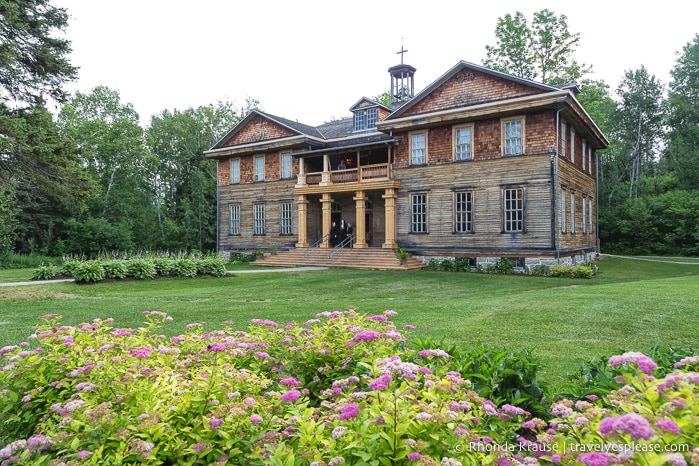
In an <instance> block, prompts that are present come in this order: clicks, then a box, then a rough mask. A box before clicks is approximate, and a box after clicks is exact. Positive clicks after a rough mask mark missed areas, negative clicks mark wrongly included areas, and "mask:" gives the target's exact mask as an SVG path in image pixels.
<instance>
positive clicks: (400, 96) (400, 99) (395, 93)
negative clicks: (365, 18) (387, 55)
mask: <svg viewBox="0 0 699 466" xmlns="http://www.w3.org/2000/svg"><path fill="white" fill-rule="evenodd" d="M406 52H407V50H405V48H404V47H403V45H401V46H400V52H397V55H400V65H396V66H392V67H390V68H389V69H388V72H389V73H390V74H391V107H393V106H394V105H395V106H398V105H402V104H403V103H405V102H407V101H408V100H410V99H412V98H413V96H414V95H415V82H414V76H415V68H414V67H412V66H410V65H406V64H405V63H403V55H404V54H405V53H406Z"/></svg>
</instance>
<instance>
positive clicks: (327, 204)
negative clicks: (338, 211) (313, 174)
mask: <svg viewBox="0 0 699 466" xmlns="http://www.w3.org/2000/svg"><path fill="white" fill-rule="evenodd" d="M320 203H321V205H322V207H323V244H321V245H320V247H321V248H325V249H328V248H330V227H331V224H332V203H333V199H332V198H331V197H330V193H323V197H322V198H321V199H320Z"/></svg>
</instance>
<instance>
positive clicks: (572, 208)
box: [570, 191, 575, 234]
mask: <svg viewBox="0 0 699 466" xmlns="http://www.w3.org/2000/svg"><path fill="white" fill-rule="evenodd" d="M570 232H571V233H573V234H574V233H575V193H574V192H572V191H571V193H570Z"/></svg>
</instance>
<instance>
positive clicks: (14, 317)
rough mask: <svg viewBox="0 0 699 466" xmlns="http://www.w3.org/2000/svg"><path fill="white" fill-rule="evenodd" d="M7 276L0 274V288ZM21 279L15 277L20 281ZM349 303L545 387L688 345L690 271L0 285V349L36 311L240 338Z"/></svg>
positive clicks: (694, 288)
mask: <svg viewBox="0 0 699 466" xmlns="http://www.w3.org/2000/svg"><path fill="white" fill-rule="evenodd" d="M13 277H14V278H13ZM18 277H19V275H16V271H0V281H7V280H13V279H16V278H18ZM29 277H31V271H27V270H25V271H24V275H23V276H22V278H21V280H26V279H27V278H29ZM21 280H16V281H21ZM349 306H355V307H357V308H358V310H359V311H360V312H367V313H379V312H382V311H384V310H386V309H392V310H395V311H397V312H398V316H397V317H396V318H394V320H395V322H396V323H397V324H399V325H401V326H402V325H403V324H412V325H415V326H416V327H417V329H416V330H413V331H411V333H410V334H409V338H410V339H415V338H426V337H428V336H431V337H432V338H434V339H435V340H437V341H439V340H444V341H445V343H459V344H475V343H477V342H479V341H482V342H484V343H485V344H486V345H488V346H492V347H496V348H508V349H513V350H518V349H530V350H531V351H532V352H533V353H534V354H535V355H536V356H538V357H539V358H541V360H542V365H543V367H544V369H545V371H546V373H545V374H543V378H544V379H545V380H546V381H548V382H550V383H553V384H554V385H555V384H556V382H557V381H559V380H560V377H562V376H564V375H565V374H566V372H571V371H575V370H576V369H577V367H578V366H579V364H580V362H582V361H586V360H589V359H590V358H592V357H595V356H599V355H611V354H615V353H617V352H618V351H620V350H621V349H624V350H633V351H649V350H650V349H651V348H653V347H654V346H655V345H658V344H662V345H665V346H681V347H690V346H694V347H695V348H697V349H699V347H697V341H696V329H697V328H699V267H698V266H697V265H696V264H672V263H669V262H650V261H636V260H629V259H621V258H614V257H609V258H605V259H603V260H602V261H600V262H599V274H598V275H597V276H595V277H594V278H593V279H592V280H574V279H561V278H549V277H531V276H503V275H484V274H475V273H451V272H434V271H417V272H416V271H412V272H409V271H361V270H350V269H330V270H326V271H306V272H278V273H269V274H260V273H255V274H245V273H239V274H235V271H233V275H231V276H229V277H225V278H198V279H193V280H191V279H190V280H187V279H163V280H153V281H148V282H139V281H125V282H112V283H102V284H96V285H77V284H75V283H55V284H48V285H31V286H21V287H0V347H1V346H4V345H8V344H17V343H19V342H21V341H24V340H25V339H26V338H27V336H28V335H30V334H31V333H32V329H33V325H34V323H35V322H36V319H37V317H39V316H40V315H43V314H46V313H58V314H61V315H63V316H64V318H63V322H64V323H66V324H71V325H72V324H78V323H81V322H90V321H92V320H93V319H94V318H96V317H99V318H107V317H113V318H114V319H115V322H114V325H115V326H119V327H136V326H139V325H140V324H141V323H142V322H143V317H142V311H144V310H159V311H165V312H168V313H169V314H170V315H172V316H173V318H174V322H172V323H171V324H169V326H168V327H166V328H165V332H167V334H168V335H176V334H179V333H181V331H182V330H183V328H184V326H185V325H187V324H188V323H192V322H202V321H205V322H207V323H208V325H207V328H210V329H214V328H217V326H218V325H219V324H220V323H221V322H223V321H226V320H231V321H233V322H234V325H236V326H237V327H239V328H240V329H241V330H244V329H246V328H247V324H248V322H249V321H250V320H251V319H253V318H263V319H272V320H275V321H277V322H280V323H283V322H288V321H291V320H296V321H301V322H302V321H305V320H307V319H310V318H313V317H314V316H315V314H316V313H318V312H322V311H326V310H342V309H347V308H348V307H349Z"/></svg>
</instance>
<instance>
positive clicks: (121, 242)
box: [63, 217, 134, 258]
mask: <svg viewBox="0 0 699 466" xmlns="http://www.w3.org/2000/svg"><path fill="white" fill-rule="evenodd" d="M64 231H65V236H66V239H65V242H64V248H65V250H64V251H63V252H64V253H67V254H85V255H87V256H88V257H92V258H94V257H97V256H98V255H99V254H100V253H101V252H102V251H116V250H130V249H133V246H134V244H133V240H132V236H131V230H130V228H129V227H128V225H126V224H112V223H110V222H109V221H108V220H106V219H104V218H95V217H88V218H85V219H83V220H76V219H70V220H68V221H67V222H66V223H65V230H64Z"/></svg>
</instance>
